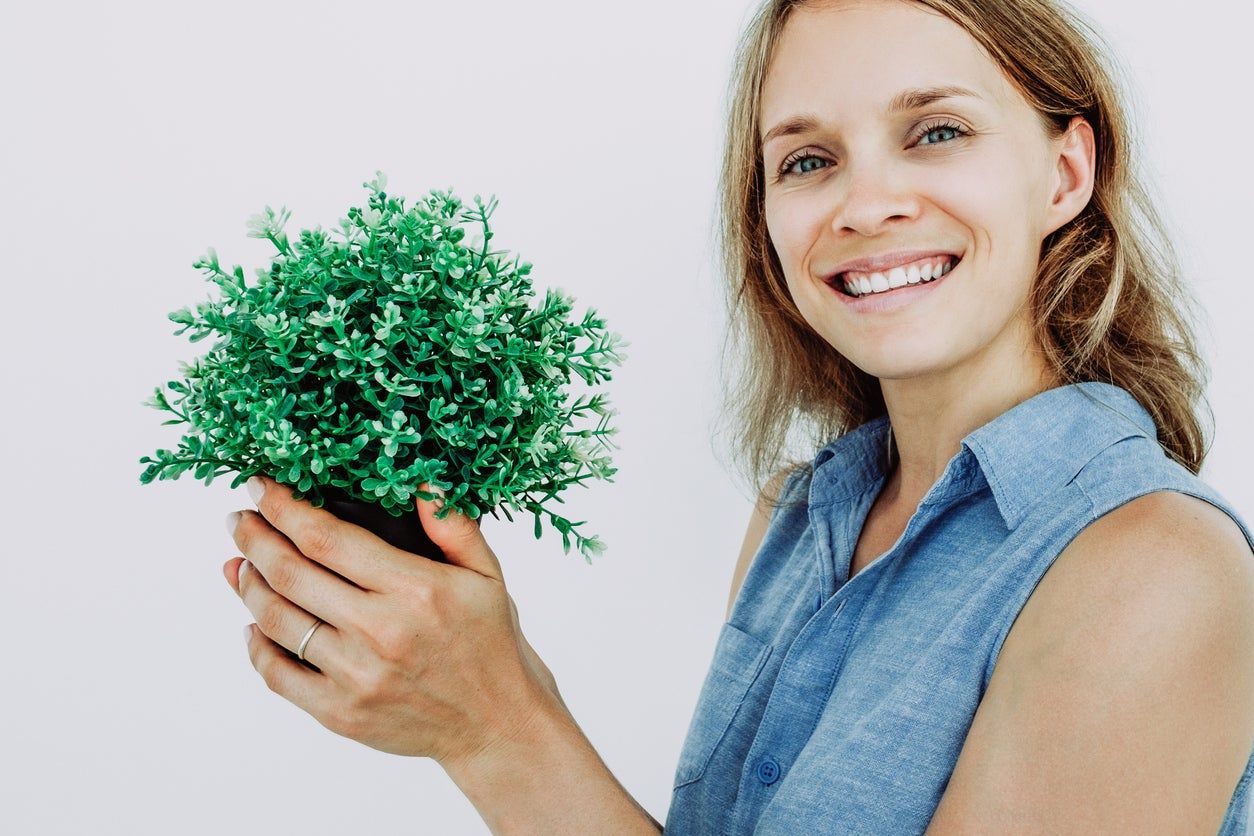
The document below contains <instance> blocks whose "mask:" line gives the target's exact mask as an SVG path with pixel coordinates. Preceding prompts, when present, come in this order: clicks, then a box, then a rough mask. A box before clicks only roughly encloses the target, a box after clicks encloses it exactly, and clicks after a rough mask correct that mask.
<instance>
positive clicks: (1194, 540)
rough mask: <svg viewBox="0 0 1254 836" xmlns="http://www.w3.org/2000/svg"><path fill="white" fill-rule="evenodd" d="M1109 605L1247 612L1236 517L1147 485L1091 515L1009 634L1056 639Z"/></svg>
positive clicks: (1252, 565) (1246, 562)
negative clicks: (1118, 503)
mask: <svg viewBox="0 0 1254 836" xmlns="http://www.w3.org/2000/svg"><path fill="white" fill-rule="evenodd" d="M1112 607H1122V608H1144V609H1146V610H1147V611H1149V612H1152V613H1154V614H1155V616H1156V617H1157V618H1166V617H1169V616H1171V615H1172V614H1175V615H1178V616H1181V617H1184V616H1186V615H1188V614H1189V613H1190V612H1193V613H1196V612H1197V611H1198V610H1203V611H1208V612H1215V613H1216V614H1218V613H1219V612H1220V611H1221V610H1220V609H1216V607H1218V608H1221V609H1222V611H1223V612H1225V613H1227V614H1228V615H1229V616H1233V617H1235V616H1241V615H1242V614H1245V617H1247V618H1254V554H1252V553H1251V549H1250V545H1249V543H1248V542H1247V541H1246V539H1245V535H1244V534H1243V533H1242V531H1241V529H1240V528H1239V527H1238V526H1237V524H1236V522H1234V521H1233V520H1232V518H1231V517H1229V516H1228V515H1227V514H1225V513H1224V512H1223V511H1222V510H1220V509H1219V508H1217V507H1215V506H1214V505H1212V504H1210V503H1209V502H1206V501H1205V500H1202V499H1198V498H1197V497H1194V496H1190V495H1188V494H1184V493H1179V492H1177V491H1155V492H1153V493H1149V494H1145V495H1143V496H1139V497H1137V498H1136V499H1133V500H1130V501H1128V502H1126V503H1124V504H1123V505H1121V506H1119V507H1118V508H1115V509H1113V510H1112V511H1110V512H1109V513H1107V514H1105V515H1103V516H1101V517H1099V518H1098V519H1096V520H1094V521H1093V522H1092V523H1090V524H1089V525H1088V526H1086V527H1085V528H1084V530H1083V531H1081V532H1080V533H1079V535H1077V536H1076V538H1075V539H1074V540H1072V541H1071V543H1070V544H1068V545H1067V547H1066V548H1065V549H1063V551H1062V552H1061V553H1060V554H1059V555H1058V557H1057V558H1055V560H1054V563H1053V565H1052V566H1051V567H1050V569H1049V571H1048V572H1046V573H1045V576H1044V577H1043V578H1042V579H1041V582H1040V584H1039V585H1038V587H1037V589H1036V590H1035V591H1034V592H1033V593H1032V596H1031V598H1029V599H1028V602H1027V604H1025V605H1024V608H1023V612H1022V613H1021V614H1020V618H1019V620H1018V621H1017V622H1016V623H1015V625H1014V627H1013V628H1012V630H1011V634H1015V633H1017V635H1014V638H1015V640H1016V642H1015V643H1016V645H1017V644H1033V645H1035V646H1037V647H1039V645H1040V643H1042V642H1043V643H1051V642H1055V641H1056V640H1057V636H1058V630H1059V628H1060V627H1061V626H1063V625H1065V624H1072V623H1075V622H1076V619H1077V618H1085V617H1096V616H1097V615H1098V614H1099V613H1101V612H1107V613H1110V612H1111V608H1112ZM1147 614H1148V612H1147ZM1129 615H1131V613H1129ZM1021 628H1022V629H1021ZM1010 643H1011V635H1008V636H1007V638H1006V644H1007V645H1010ZM1005 649H1006V648H1003V650H1005Z"/></svg>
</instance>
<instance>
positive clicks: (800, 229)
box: [763, 196, 821, 275]
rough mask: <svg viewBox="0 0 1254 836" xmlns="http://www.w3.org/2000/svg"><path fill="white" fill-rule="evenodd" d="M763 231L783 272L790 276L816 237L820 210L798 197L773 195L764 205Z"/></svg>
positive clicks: (797, 267)
mask: <svg viewBox="0 0 1254 836" xmlns="http://www.w3.org/2000/svg"><path fill="white" fill-rule="evenodd" d="M763 214H764V217H765V219H766V231H767V235H769V236H770V240H771V244H772V246H773V247H774V248H775V254H776V256H778V257H779V263H780V264H781V265H783V267H784V272H785V273H786V274H788V275H792V274H793V273H794V272H796V271H797V270H799V269H800V265H801V261H802V259H803V258H805V256H806V255H807V254H808V253H809V252H810V250H811V249H812V248H813V246H814V242H815V241H817V240H818V238H819V236H818V229H819V225H820V223H821V213H820V212H817V211H815V207H812V206H809V205H808V204H807V202H806V201H805V200H802V199H800V198H798V197H795V196H794V197H793V198H791V199H790V198H789V197H787V196H784V197H782V198H774V199H771V200H768V201H767V202H766V205H765V206H764V212H763Z"/></svg>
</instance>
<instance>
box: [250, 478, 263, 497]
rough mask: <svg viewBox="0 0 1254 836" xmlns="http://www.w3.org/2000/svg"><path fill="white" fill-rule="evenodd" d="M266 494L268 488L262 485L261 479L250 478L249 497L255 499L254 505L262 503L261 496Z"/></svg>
mask: <svg viewBox="0 0 1254 836" xmlns="http://www.w3.org/2000/svg"><path fill="white" fill-rule="evenodd" d="M265 492H266V486H265V485H263V484H262V483H261V479H259V478H258V477H256V476H250V477H249V478H248V495H249V496H251V497H252V498H253V502H254V503H260V502H261V495H262V494H264V493H265Z"/></svg>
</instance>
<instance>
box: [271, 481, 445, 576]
mask: <svg viewBox="0 0 1254 836" xmlns="http://www.w3.org/2000/svg"><path fill="white" fill-rule="evenodd" d="M252 479H257V480H259V481H260V484H261V486H262V488H263V493H262V494H261V495H260V497H259V498H256V499H255V501H256V503H257V510H258V511H260V512H261V516H263V517H265V519H266V521H267V522H269V523H270V525H272V526H273V527H274V528H275V529H276V530H278V531H280V532H282V533H283V534H284V535H286V536H287V538H288V539H289V540H291V542H292V543H293V544H295V546H296V548H297V549H298V550H299V551H300V552H301V553H302V554H303V555H304V556H305V557H307V558H309V559H310V560H313V561H316V562H317V563H319V564H321V565H322V566H325V567H326V568H328V569H330V570H332V571H333V572H336V573H337V574H339V575H342V576H343V577H345V578H347V579H349V580H350V581H352V582H353V583H355V584H356V585H357V586H359V587H361V588H362V589H364V590H368V591H371V592H386V591H389V590H391V589H392V588H393V587H394V586H395V579H396V575H397V573H398V572H406V570H408V572H407V573H412V572H413V571H422V569H423V568H424V567H422V566H421V564H422V563H423V561H415V560H413V559H412V558H411V559H409V560H406V559H405V555H406V554H408V553H407V552H405V551H402V550H401V549H398V548H396V547H394V546H392V545H391V544H390V543H388V542H387V541H386V540H384V539H382V538H381V537H378V536H376V535H375V534H373V533H372V532H370V531H368V530H367V529H365V528H362V527H361V526H358V525H354V524H352V523H350V522H347V521H345V520H341V519H340V518H339V517H337V516H335V514H333V513H331V512H330V511H328V510H327V509H326V508H315V507H313V506H312V505H311V504H310V503H309V501H308V500H305V499H300V500H297V499H292V493H293V491H292V489H291V488H290V487H289V486H287V485H284V484H281V483H279V482H276V481H274V480H273V479H270V478H268V477H264V476H254V477H252ZM252 479H250V480H249V483H250V488H249V491H250V493H251V492H252V488H251V485H252ZM267 577H268V576H267ZM389 581H391V582H392V583H389Z"/></svg>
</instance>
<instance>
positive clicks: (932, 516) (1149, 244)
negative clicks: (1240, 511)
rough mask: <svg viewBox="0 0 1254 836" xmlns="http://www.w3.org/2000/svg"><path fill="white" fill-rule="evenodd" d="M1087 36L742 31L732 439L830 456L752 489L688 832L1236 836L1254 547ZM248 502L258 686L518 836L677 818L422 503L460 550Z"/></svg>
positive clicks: (874, 19)
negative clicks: (424, 774) (437, 776)
mask: <svg viewBox="0 0 1254 836" xmlns="http://www.w3.org/2000/svg"><path fill="white" fill-rule="evenodd" d="M1099 54H1100V53H1099V51H1098V50H1097V49H1095V47H1094V46H1093V45H1092V44H1091V43H1090V42H1089V41H1088V40H1087V39H1086V38H1085V37H1084V36H1083V35H1082V33H1081V24H1080V23H1079V22H1078V21H1077V20H1075V19H1074V18H1073V17H1072V16H1071V15H1069V14H1068V13H1066V12H1065V11H1064V10H1063V9H1061V8H1059V7H1058V6H1056V5H1054V4H1053V3H1052V2H1049V0H869V1H867V0H841V2H826V3H794V2H788V1H787V0H768V2H766V3H765V5H764V6H763V7H762V8H761V10H760V13H759V15H758V16H757V17H756V19H755V20H754V21H753V23H752V25H751V26H750V28H749V30H748V32H747V33H746V35H745V40H744V42H743V44H742V50H741V52H740V62H739V67H738V74H737V78H736V79H735V85H734V87H733V91H734V100H733V103H732V108H731V117H732V120H731V131H730V133H729V141H728V149H727V151H728V153H727V156H726V164H725V169H724V179H723V189H724V204H723V205H724V209H725V222H726V227H725V231H726V233H727V235H726V240H725V246H726V256H727V259H728V268H729V269H728V274H729V276H730V277H731V278H732V291H733V302H735V303H736V307H735V309H734V312H735V313H737V314H739V315H741V316H742V317H743V324H744V325H745V327H746V330H747V333H748V337H749V345H748V349H749V351H748V354H747V356H748V357H749V358H750V366H749V369H748V371H747V372H746V373H745V374H743V375H742V379H743V380H744V386H745V389H744V393H745V397H744V398H743V399H742V400H743V402H738V403H740V406H741V409H742V417H743V418H744V420H743V422H742V424H743V427H744V429H743V431H742V433H741V437H740V439H739V441H740V442H741V443H740V444H739V445H738V449H743V450H745V451H746V454H747V459H748V461H749V463H750V465H751V470H752V472H753V474H754V476H755V479H757V480H758V481H761V477H762V476H763V475H765V473H766V472H768V470H773V469H774V468H773V467H772V466H771V465H772V464H773V463H774V462H775V461H776V460H777V458H778V455H779V450H780V448H781V443H780V442H781V439H782V438H783V435H784V432H785V431H786V430H787V429H788V428H789V426H790V422H791V420H792V419H793V417H794V414H799V415H800V416H801V417H803V418H805V419H808V420H810V421H812V422H813V423H814V425H815V427H816V432H817V433H818V434H819V435H818V437H819V438H820V439H831V440H830V441H829V442H828V443H826V444H825V445H824V446H822V447H821V449H819V451H818V453H817V455H816V456H815V457H814V458H813V460H811V461H808V462H804V463H794V465H799V466H792V467H789V468H785V469H784V470H783V471H781V473H780V474H779V475H778V476H777V477H776V478H774V479H772V480H770V486H769V487H768V488H767V489H765V490H764V491H763V495H762V497H761V499H760V501H759V503H758V507H757V511H756V513H755V517H754V519H753V522H752V523H751V524H750V527H749V531H748V534H747V535H746V538H745V544H744V548H743V549H742V554H741V562H740V565H739V566H738V567H737V570H736V572H735V577H734V581H733V589H732V600H731V603H730V612H729V617H730V618H729V621H728V622H727V623H726V624H725V625H724V626H723V628H722V631H721V633H720V635H719V640H718V643H717V645H716V647H715V652H714V658H713V661H712V664H711V666H710V670H709V673H708V675H707V677H706V680H705V684H704V686H703V688H702V691H701V695H700V697H699V700H698V703H697V706H696V710H695V713H694V716H693V720H692V724H691V727H690V729H689V732H688V736H687V739H686V740H685V743H684V746H683V751H682V753H681V756H680V760H679V764H678V768H677V770H676V774H675V788H674V795H673V797H672V803H671V807H670V810H669V812H668V816H667V822H666V824H667V830H668V831H670V832H674V833H707V832H708V833H750V832H753V833H779V834H797V833H819V832H824V833H827V832H830V833H875V834H879V833H919V832H924V831H925V830H926V831H927V832H929V833H934V834H939V833H969V832H977V831H978V832H1015V833H1022V832H1041V831H1048V832H1051V833H1054V832H1080V831H1082V832H1086V833H1089V832H1098V833H1115V832H1136V833H1146V832H1173V833H1174V832H1188V833H1201V832H1215V831H1217V830H1218V831H1220V832H1222V833H1225V834H1227V833H1244V832H1245V829H1246V811H1245V807H1246V803H1247V801H1248V798H1247V789H1248V784H1249V779H1250V776H1251V774H1252V771H1254V759H1252V758H1251V751H1252V747H1254V713H1252V712H1251V708H1250V706H1251V704H1252V703H1254V564H1252V563H1251V549H1252V547H1254V536H1252V535H1251V533H1250V530H1249V529H1248V528H1247V527H1246V526H1245V524H1244V523H1243V522H1242V521H1241V520H1240V518H1239V517H1238V515H1237V514H1236V513H1235V511H1234V510H1233V509H1232V507H1231V506H1229V505H1228V504H1227V503H1226V502H1225V500H1224V499H1223V498H1222V497H1220V496H1219V495H1218V494H1217V493H1216V492H1215V491H1214V490H1213V489H1211V488H1210V487H1209V486H1207V485H1206V484H1205V483H1204V482H1202V481H1201V480H1200V479H1199V478H1198V476H1197V473H1198V471H1199V470H1200V467H1201V464H1202V459H1203V458H1204V455H1205V451H1204V449H1203V439H1202V437H1201V431H1200V429H1199V426H1198V423H1197V421H1196V418H1195V416H1194V413H1193V408H1194V404H1195V403H1196V402H1197V400H1198V398H1199V397H1200V393H1201V391H1202V390H1203V384H1202V382H1201V381H1200V379H1199V378H1200V372H1199V371H1198V370H1197V369H1198V367H1199V365H1200V364H1199V362H1198V359H1197V356H1196V352H1195V348H1194V343H1193V340H1192V337H1191V333H1190V330H1189V327H1188V323H1187V320H1186V319H1185V318H1184V317H1183V315H1182V314H1181V313H1180V311H1181V307H1182V300H1184V299H1185V298H1186V296H1185V294H1184V292H1183V288H1182V287H1181V285H1180V281H1179V277H1178V271H1177V268H1176V265H1175V262H1174V259H1173V258H1172V257H1171V250H1170V247H1169V246H1168V245H1167V243H1166V239H1165V237H1164V236H1163V234H1162V231H1161V225H1160V224H1159V222H1158V220H1157V218H1156V216H1155V215H1154V213H1153V211H1152V207H1151V206H1150V204H1149V203H1148V202H1147V200H1146V198H1145V196H1144V194H1143V193H1142V191H1140V190H1139V187H1138V185H1137V183H1136V180H1135V178H1134V177H1133V175H1132V173H1131V171H1130V156H1129V155H1130V148H1129V139H1130V137H1129V136H1128V129H1127V126H1126V122H1125V116H1124V113H1123V110H1122V105H1121V103H1120V101H1119V98H1118V95H1117V93H1116V88H1115V86H1114V84H1113V83H1112V81H1111V79H1110V77H1109V75H1108V73H1107V71H1106V70H1105V69H1104V68H1103V67H1102V65H1101V63H1100V62H1099V60H1098V55H1099ZM890 430H891V432H890ZM258 507H259V510H260V512H261V513H260V515H258V514H254V513H251V512H247V513H245V514H244V516H243V517H242V518H240V520H239V525H238V527H236V528H234V530H233V533H234V537H235V540H236V542H237V544H238V545H239V547H240V549H241V550H242V551H244V552H245V554H246V555H247V556H248V558H249V561H251V562H252V563H253V564H255V565H256V568H257V570H258V571H256V572H253V571H244V572H243V573H242V575H241V577H242V578H243V583H242V584H241V585H239V587H238V588H239V589H240V590H241V595H242V596H243V598H244V600H245V603H246V604H247V605H248V607H249V609H250V610H251V611H252V612H253V613H254V614H255V615H256V617H257V621H258V624H259V626H261V627H262V631H261V633H254V634H251V635H250V637H249V639H248V642H249V652H250V657H251V658H252V660H253V663H254V665H256V666H257V668H258V670H259V671H261V672H262V673H263V676H264V677H265V678H266V681H267V683H268V684H269V685H270V687H272V688H273V689H274V690H276V691H278V692H279V693H280V694H282V695H283V696H285V697H286V698H288V699H290V700H291V701H293V702H295V703H296V704H298V705H300V706H301V707H302V708H304V709H305V710H307V711H309V712H310V713H311V714H313V715H314V716H315V717H317V718H318V719H319V720H320V721H321V722H323V724H324V725H327V727H328V728H331V729H333V730H335V731H337V732H339V733H340V734H344V735H346V736H350V737H353V738H354V739H357V740H360V741H362V742H365V743H367V745H371V746H374V747H375V748H379V749H383V750H385V751H390V752H395V753H399V754H412V755H421V756H428V757H433V758H436V759H437V760H438V761H439V762H440V763H441V764H442V765H443V766H445V768H446V769H447V770H448V772H449V774H450V776H451V777H452V778H453V779H454V780H455V781H456V782H457V783H458V785H459V787H461V788H462V789H463V791H464V792H466V794H467V796H468V797H469V798H470V799H471V800H472V801H473V802H474V803H475V805H476V806H477V808H478V809H479V810H480V812H481V813H482V814H483V816H484V819H485V821H487V823H488V824H489V826H490V827H492V829H493V830H494V831H500V830H503V829H518V830H522V831H527V832H546V833H566V832H571V833H574V832H578V833H591V832H606V833H616V834H618V833H632V832H657V830H658V829H659V827H660V825H659V824H658V823H657V822H656V821H654V820H652V819H651V818H650V817H649V816H648V814H647V813H646V812H645V811H644V810H643V809H642V808H640V807H639V805H637V804H636V803H635V802H634V801H633V800H632V799H631V797H630V796H629V795H628V794H627V793H626V792H625V791H624V790H623V788H622V787H621V786H620V785H619V784H618V783H617V781H615V780H614V778H613V776H612V775H611V774H610V773H609V771H608V769H606V768H605V765H604V764H603V763H602V762H601V760H600V758H599V757H598V756H597V755H596V752H595V751H594V750H593V749H592V747H591V746H590V745H589V744H588V741H587V739H586V738H585V737H584V736H583V735H582V734H581V733H580V731H579V729H578V725H577V724H576V723H575V722H574V720H573V718H572V717H571V716H570V714H569V712H567V711H566V710H565V706H564V705H563V704H562V702H561V698H560V695H558V693H557V688H556V685H555V684H554V683H553V681H552V676H551V675H550V674H549V672H548V670H547V668H546V667H545V666H544V664H543V662H542V661H540V660H539V658H538V657H537V656H536V655H535V653H534V651H532V650H531V648H530V646H529V645H528V644H527V643H526V640H525V638H523V637H522V635H521V632H520V631H519V630H518V622H517V617H516V615H515V614H514V610H513V606H512V601H510V599H509V596H508V595H507V594H506V593H505V589H504V584H503V582H502V580H501V573H500V564H499V562H498V561H497V559H496V556H495V555H494V554H493V552H492V550H491V549H490V548H489V547H488V546H487V544H486V543H485V542H484V541H483V538H482V536H481V535H480V533H479V531H478V529H477V527H476V526H474V524H473V523H472V522H470V521H469V520H466V519H465V518H461V517H458V516H451V517H449V518H448V519H446V520H443V521H441V520H437V519H435V518H434V517H433V516H432V514H433V513H434V511H433V509H432V507H431V506H430V505H429V504H428V503H421V502H420V503H419V513H420V515H421V517H422V519H423V522H424V525H425V526H426V527H427V528H428V530H429V533H430V534H431V535H432V538H433V539H434V540H435V541H436V542H437V544H438V545H440V546H441V548H443V549H444V551H445V552H446V553H447V554H448V555H449V559H450V562H449V564H438V563H433V562H431V561H428V560H426V559H424V558H421V557H420V556H416V555H408V554H405V553H403V552H399V551H397V550H395V549H389V548H387V547H385V546H382V545H381V543H380V541H377V540H375V539H374V538H372V537H371V536H370V535H368V534H366V533H364V532H362V530H360V529H357V528H355V527H353V526H349V525H346V524H342V523H338V522H337V521H335V520H334V519H333V518H331V517H330V516H329V515H327V514H323V513H321V512H320V511H318V510H315V509H311V508H309V507H308V506H307V505H306V504H304V503H295V502H292V501H291V499H290V491H288V490H286V489H285V488H283V487H282V486H279V485H274V484H273V483H267V484H266V492H265V495H264V496H263V497H262V498H261V499H260V500H259V505H258ZM284 535H286V536H284ZM289 538H290V541H289ZM230 565H231V564H230V562H228V564H227V568H226V570H225V571H226V576H227V579H228V581H229V582H230V581H231V580H232V576H233V575H234V571H233V570H232V569H231V568H230ZM363 566H364V567H365V568H364V569H363V568H362V567H363ZM323 567H326V568H325V569H324V568H323ZM326 569H330V570H333V572H335V573H339V574H341V575H344V577H347V578H348V579H349V580H352V581H353V582H354V583H353V584H351V585H350V584H346V583H344V581H343V580H342V579H340V578H338V577H337V575H335V574H332V572H328V571H326ZM311 625H312V627H311ZM320 626H321V629H319V627H320ZM467 636H469V637H471V638H470V639H467V638H466V637H467ZM311 637H312V638H311ZM285 650H286V651H289V652H297V653H298V655H299V656H301V657H303V658H305V659H308V660H309V661H310V662H312V663H313V664H314V665H316V667H317V672H314V671H311V670H309V669H307V668H305V667H304V666H302V665H300V664H299V663H297V662H294V661H293V660H292V659H290V658H288V656H287V654H285V653H284V651H285ZM429 659H437V660H438V664H435V663H433V664H431V665H430V666H429V667H428V666H427V660H429Z"/></svg>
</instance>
